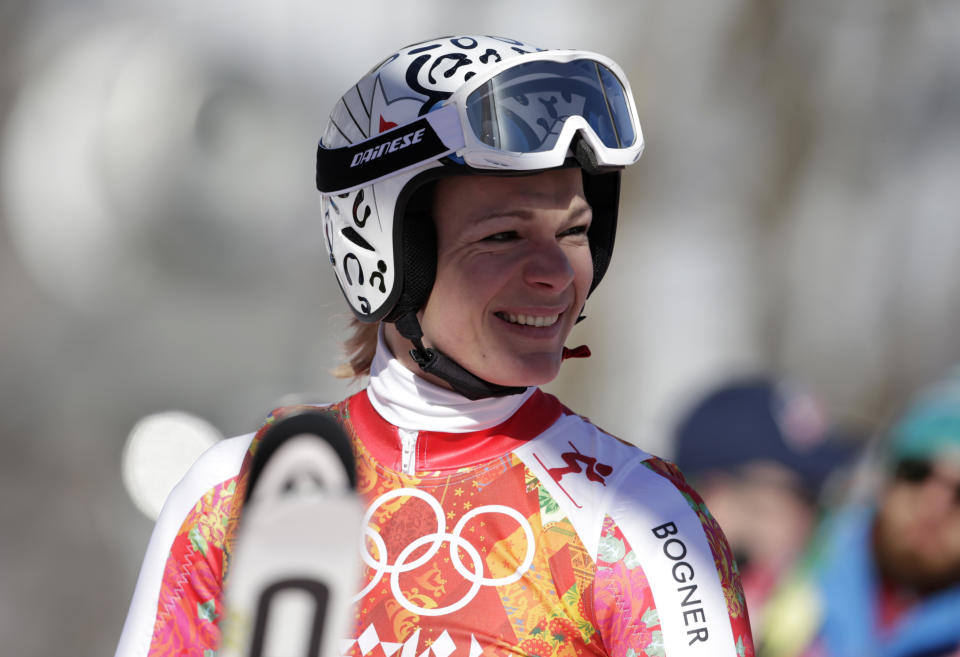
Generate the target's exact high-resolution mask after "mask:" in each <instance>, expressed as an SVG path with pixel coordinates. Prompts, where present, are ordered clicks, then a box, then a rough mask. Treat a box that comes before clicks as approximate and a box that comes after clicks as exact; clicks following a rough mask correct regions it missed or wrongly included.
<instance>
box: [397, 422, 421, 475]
mask: <svg viewBox="0 0 960 657" xmlns="http://www.w3.org/2000/svg"><path fill="white" fill-rule="evenodd" d="M397 435H399V436H400V470H401V471H402V472H403V473H404V474H408V475H413V474H415V473H416V468H417V458H416V456H417V436H418V435H419V434H418V432H416V431H410V430H408V429H400V428H397Z"/></svg>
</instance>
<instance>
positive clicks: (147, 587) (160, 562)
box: [116, 434, 253, 657]
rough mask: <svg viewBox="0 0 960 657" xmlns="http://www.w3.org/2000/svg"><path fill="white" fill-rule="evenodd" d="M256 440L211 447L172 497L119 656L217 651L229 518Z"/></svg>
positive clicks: (145, 562) (153, 541)
mask: <svg viewBox="0 0 960 657" xmlns="http://www.w3.org/2000/svg"><path fill="white" fill-rule="evenodd" d="M252 437H253V436H252V434H251V435H246V436H240V437H237V438H231V439H229V440H224V441H222V442H220V443H218V444H216V445H214V446H213V447H211V448H210V449H209V450H207V451H206V452H205V453H204V454H203V455H202V456H201V457H200V458H199V459H198V460H197V462H196V463H195V464H194V465H193V466H192V467H191V469H190V470H189V471H188V472H187V474H186V476H184V478H183V479H182V480H181V482H180V483H179V484H177V486H176V487H175V488H174V489H173V491H172V492H171V493H170V496H169V497H168V498H167V501H166V503H165V504H164V507H163V510H162V511H161V513H160V516H159V518H158V519H157V523H156V525H155V526H154V530H153V534H152V535H151V537H150V542H149V544H148V546H147V551H146V554H145V556H144V559H143V564H142V566H141V568H140V575H139V576H138V578H137V585H136V588H135V590H134V594H133V600H132V602H131V604H130V609H129V611H128V613H127V618H126V622H125V623H124V626H123V632H122V633H121V635H120V641H119V644H118V646H117V651H116V657H156V656H158V655H166V654H171V655H172V654H177V655H179V654H190V655H193V654H196V655H199V656H201V657H202V656H203V655H204V650H210V651H211V652H212V651H213V650H215V649H216V647H217V645H216V643H217V641H218V638H219V631H218V630H217V628H216V623H215V621H216V617H217V615H218V614H219V606H218V605H219V593H220V589H221V588H222V582H221V579H222V572H223V558H224V541H225V534H226V526H225V520H226V518H227V517H228V516H229V513H230V507H231V503H232V500H233V492H234V490H235V487H236V477H237V474H238V472H239V471H240V466H241V464H242V462H243V459H244V456H245V455H246V453H247V449H248V447H249V445H250V441H251V439H252ZM181 650H188V651H190V652H183V653H181V652H180V651H181Z"/></svg>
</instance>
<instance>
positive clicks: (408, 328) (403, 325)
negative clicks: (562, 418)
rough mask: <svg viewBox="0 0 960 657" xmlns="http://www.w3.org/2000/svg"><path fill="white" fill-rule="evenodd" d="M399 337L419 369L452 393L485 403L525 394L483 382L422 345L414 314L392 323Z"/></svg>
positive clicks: (515, 388) (439, 353) (521, 389)
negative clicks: (409, 345) (446, 385)
mask: <svg viewBox="0 0 960 657" xmlns="http://www.w3.org/2000/svg"><path fill="white" fill-rule="evenodd" d="M395 324H396V327H397V330H398V331H399V332H400V335H402V336H403V337H405V338H406V339H407V340H410V341H411V342H412V343H413V345H414V348H413V349H411V350H410V355H411V356H412V357H413V360H415V361H416V362H417V365H419V366H420V369H421V370H423V371H424V372H426V373H427V374H433V375H434V376H437V377H439V378H441V379H443V380H444V381H446V382H447V383H449V384H450V385H451V387H453V389H454V390H455V391H456V392H458V393H460V394H461V395H463V396H464V397H466V398H467V399H474V400H476V399H486V398H487V397H506V396H507V395H519V394H520V393H522V392H524V391H526V389H527V388H526V386H503V385H500V384H498V383H491V382H490V381H485V380H484V379H481V378H480V377H478V376H476V375H474V374H471V373H470V372H468V371H467V370H465V369H463V367H461V366H460V365H458V364H457V363H455V362H454V361H453V360H451V359H450V358H449V357H448V356H446V355H445V354H444V353H443V352H440V351H438V350H436V349H434V348H433V347H425V346H424V344H423V329H422V328H421V327H420V321H419V320H418V319H417V315H416V313H413V312H410V313H406V314H405V315H401V316H400V317H399V318H398V319H397V320H396V322H395Z"/></svg>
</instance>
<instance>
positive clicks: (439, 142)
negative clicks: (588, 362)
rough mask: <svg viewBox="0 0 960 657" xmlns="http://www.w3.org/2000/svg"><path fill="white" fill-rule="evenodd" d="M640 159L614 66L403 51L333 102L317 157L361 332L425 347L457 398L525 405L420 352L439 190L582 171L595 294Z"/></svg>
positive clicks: (472, 40) (462, 44)
mask: <svg viewBox="0 0 960 657" xmlns="http://www.w3.org/2000/svg"><path fill="white" fill-rule="evenodd" d="M642 151H643V136H642V133H641V131H640V125H639V121H638V119H637V113H636V107H635V105H634V100H633V96H632V94H631V91H630V86H629V83H628V82H627V80H626V77H625V75H624V74H623V71H622V70H621V69H620V67H619V66H618V65H617V64H616V63H615V62H613V61H612V60H610V59H608V58H607V57H604V56H602V55H598V54H596V53H591V52H586V51H580V50H545V49H542V48H538V47H536V46H532V45H530V44H526V43H522V42H519V41H515V40H512V39H505V38H500V37H490V36H458V37H443V38H438V39H433V40H430V41H425V42H422V43H418V44H414V45H411V46H408V47H406V48H403V49H401V50H400V51H399V52H397V53H395V54H393V55H391V56H390V57H388V58H387V59H386V60H384V61H383V62H382V63H380V64H379V65H377V66H376V67H374V68H373V69H372V70H371V71H370V72H369V73H367V74H366V75H365V76H364V77H363V78H362V79H361V80H360V81H359V82H358V83H357V84H356V85H355V86H353V87H352V88H351V89H350V90H349V91H347V93H346V94H344V95H343V97H342V98H341V99H340V100H339V101H338V102H337V104H336V106H335V107H334V109H333V112H332V113H331V115H330V122H329V124H328V126H327V129H326V131H325V133H324V135H323V137H322V139H321V141H320V144H319V147H318V149H317V188H318V189H319V190H320V192H321V194H322V212H323V230H324V235H325V239H326V243H327V247H328V249H329V254H330V262H331V264H332V266H333V268H334V271H335V273H336V277H337V281H338V282H339V284H340V288H341V289H342V291H343V294H344V296H345V297H346V299H347V302H348V303H349V305H350V307H351V309H352V310H353V313H354V315H355V316H356V317H357V318H358V319H359V320H360V321H364V322H376V321H380V320H383V321H388V322H396V323H397V327H398V329H399V330H400V332H401V333H402V334H403V335H404V336H405V337H407V338H409V339H411V340H413V341H414V343H415V344H416V345H417V346H418V349H416V350H415V351H416V352H418V353H416V354H415V358H417V361H418V362H420V364H421V367H424V369H427V370H428V371H433V373H435V374H438V375H439V376H441V378H445V379H447V380H450V381H451V383H452V385H453V386H454V388H455V389H457V390H459V391H460V392H463V393H464V394H466V395H467V396H469V397H483V396H490V395H496V394H511V393H513V392H516V391H517V390H516V389H514V388H509V387H502V386H495V385H494V384H487V383H486V382H482V381H481V382H480V383H483V384H484V385H482V386H480V389H475V388H476V386H474V385H473V383H472V382H468V383H464V381H462V380H459V378H462V377H463V376H464V375H465V376H466V378H467V380H468V381H469V379H470V378H471V375H469V373H467V372H463V371H461V372H457V373H455V374H450V373H449V372H447V373H446V374H445V373H444V371H445V370H446V369H448V366H454V367H456V366H455V364H454V363H452V362H451V361H449V360H448V359H444V357H443V355H442V354H438V353H437V352H436V351H435V350H433V349H422V348H421V347H422V343H421V342H420V328H419V324H418V322H417V319H416V316H415V313H416V312H417V311H418V310H419V309H420V308H422V307H423V305H424V304H425V303H426V300H427V297H428V296H429V294H430V290H431V289H432V287H433V279H434V275H435V271H436V236H435V232H434V227H433V222H432V218H431V216H430V205H431V195H430V193H429V192H430V189H431V185H430V184H429V183H431V182H432V181H435V180H437V179H438V178H440V177H443V176H449V175H468V174H471V173H473V174H485V175H490V174H502V175H518V174H523V173H535V172H539V171H543V170H546V169H553V168H558V167H564V166H579V167H581V168H582V169H583V171H584V192H585V196H586V199H587V201H588V202H589V203H590V205H591V207H592V209H593V222H592V224H591V227H590V230H589V234H588V235H589V241H590V248H591V254H592V256H593V264H594V277H593V284H592V287H591V290H592V289H593V288H594V287H596V285H597V284H598V283H599V281H600V279H601V278H602V276H603V274H604V272H605V271H606V268H607V265H608V263H609V260H610V255H611V252H612V250H613V241H614V234H615V230H616V220H617V206H618V201H619V186H620V169H622V168H623V167H624V166H626V165H629V164H632V163H633V162H635V161H636V160H637V159H639V157H640V155H641V153H642ZM444 360H446V362H442V361H444ZM421 361H426V362H421ZM438 363H439V365H438ZM431 368H432V369H431ZM451 378H452V379H454V380H451ZM478 381H479V380H478ZM464 386H466V388H464Z"/></svg>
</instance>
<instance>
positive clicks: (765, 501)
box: [674, 377, 858, 631]
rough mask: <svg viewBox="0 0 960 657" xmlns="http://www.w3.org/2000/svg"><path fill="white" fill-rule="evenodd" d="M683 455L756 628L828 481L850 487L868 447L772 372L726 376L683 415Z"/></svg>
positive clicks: (807, 532) (680, 459)
mask: <svg viewBox="0 0 960 657" xmlns="http://www.w3.org/2000/svg"><path fill="white" fill-rule="evenodd" d="M675 441H676V444H675V450H676V453H675V458H674V461H675V463H676V464H677V466H678V467H679V468H680V470H681V471H682V472H683V473H684V475H685V476H686V477H687V478H688V479H689V480H690V481H691V482H692V483H693V485H694V486H695V487H696V488H697V490H698V491H699V492H700V493H701V495H702V496H703V499H704V502H705V503H706V504H707V506H708V507H709V508H710V510H711V512H712V513H713V514H714V517H715V518H716V519H717V522H718V523H720V527H721V528H723V531H724V533H725V534H726V536H727V539H728V540H729V541H730V545H731V547H732V548H733V552H734V556H735V557H736V560H737V566H738V568H739V570H740V575H741V578H742V581H743V590H744V595H745V596H746V600H747V608H748V609H749V611H750V620H751V623H752V624H753V627H754V631H756V630H757V628H759V627H760V626H761V625H762V623H763V615H764V606H765V604H766V602H767V600H768V598H769V596H770V594H771V592H772V591H773V589H774V587H775V586H776V584H777V582H778V581H779V580H780V579H781V577H782V576H783V575H784V574H785V573H787V572H789V569H790V568H791V566H793V565H794V562H795V560H796V559H797V557H798V556H799V555H800V554H801V553H802V551H803V550H804V549H805V548H806V546H807V544H808V541H809V540H810V537H811V536H812V533H813V531H814V528H815V527H816V524H817V521H818V518H819V515H820V512H821V504H822V503H823V502H824V500H823V497H824V495H825V490H824V488H825V486H827V484H828V483H829V484H832V486H829V488H833V487H836V486H841V485H842V481H843V480H844V479H845V475H846V472H847V470H848V466H850V465H851V464H852V461H853V458H854V456H855V455H856V453H857V449H858V445H857V444H856V443H855V442H854V441H853V440H852V436H848V435H846V434H842V433H840V432H839V431H837V430H836V427H835V424H834V423H833V422H832V421H831V418H830V417H829V416H828V413H827V411H826V409H825V408H824V406H823V404H822V403H821V402H820V401H819V400H818V399H816V398H815V397H814V396H812V395H811V394H810V392H809V391H807V390H805V389H803V388H802V387H800V386H797V385H795V384H792V383H788V382H786V381H778V380H775V379H773V378H770V377H751V378H744V379H735V380H730V381H725V382H724V383H722V384H721V385H719V386H717V387H715V388H713V389H711V390H710V391H709V392H708V393H707V394H706V395H704V396H703V397H701V398H699V399H698V400H697V401H696V402H695V403H694V404H693V405H692V406H691V407H690V408H689V409H688V410H687V412H686V413H685V414H684V415H682V416H681V420H680V422H679V424H678V425H677V430H676V434H675Z"/></svg>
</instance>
